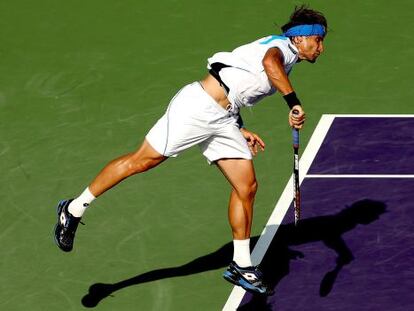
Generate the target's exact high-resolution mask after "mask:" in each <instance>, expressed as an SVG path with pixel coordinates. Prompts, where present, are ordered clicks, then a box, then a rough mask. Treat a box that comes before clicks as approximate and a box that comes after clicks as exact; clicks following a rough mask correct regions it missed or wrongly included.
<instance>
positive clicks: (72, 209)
mask: <svg viewBox="0 0 414 311" xmlns="http://www.w3.org/2000/svg"><path fill="white" fill-rule="evenodd" d="M95 199H96V198H95V196H94V195H93V194H92V193H91V192H90V191H89V188H86V189H85V191H83V192H82V194H81V195H80V196H78V197H77V198H76V199H75V200H73V201H72V202H70V204H69V207H68V210H69V213H71V214H72V215H73V216H75V217H82V215H83V213H84V212H85V210H86V209H87V208H88V206H89V204H91V203H92V201H93V200H95Z"/></svg>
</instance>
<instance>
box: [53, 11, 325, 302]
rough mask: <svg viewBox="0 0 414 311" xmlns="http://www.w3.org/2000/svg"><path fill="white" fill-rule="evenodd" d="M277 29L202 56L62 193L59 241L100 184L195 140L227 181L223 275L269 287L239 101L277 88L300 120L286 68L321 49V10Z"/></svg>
mask: <svg viewBox="0 0 414 311" xmlns="http://www.w3.org/2000/svg"><path fill="white" fill-rule="evenodd" d="M281 29H282V34H280V35H271V36H267V37H264V38H260V39H258V40H256V41H254V42H251V43H249V44H246V45H243V46H240V47H238V48H236V49H235V50H233V51H232V52H219V53H216V54H214V55H213V56H212V57H211V58H209V59H208V65H207V68H208V69H209V74H208V75H207V76H206V77H205V78H204V79H203V80H201V81H196V82H193V83H191V84H188V85H186V86H184V87H183V88H182V89H181V90H180V91H179V92H178V93H177V94H176V95H175V97H174V98H173V99H172V100H171V101H170V103H169V105H168V107H167V108H166V111H165V114H164V115H163V116H162V117H161V118H160V119H159V120H158V122H157V123H156V124H155V125H154V126H153V127H152V128H151V129H150V131H149V132H148V134H147V135H146V137H145V139H144V140H143V143H142V145H141V146H140V147H139V148H138V150H136V151H135V152H132V153H128V154H126V155H123V156H121V157H119V158H117V159H115V160H113V161H111V162H109V163H108V164H107V165H106V166H105V167H104V168H103V170H102V171H101V172H100V173H99V174H98V175H97V176H96V177H95V179H94V180H93V181H92V183H91V184H90V185H89V186H88V187H87V188H86V189H85V190H84V192H83V193H81V194H80V195H79V196H78V197H77V198H75V199H69V200H63V201H61V202H60V203H59V204H58V206H57V213H58V221H57V224H56V227H55V241H56V244H57V245H58V247H59V248H60V249H62V250H63V251H66V252H69V251H71V250H72V248H73V242H74V237H75V232H76V229H77V227H78V224H79V222H80V220H81V217H82V215H83V213H84V212H85V210H86V209H87V208H88V206H89V205H90V204H91V203H92V201H93V200H95V199H96V198H97V197H99V196H100V195H101V194H103V193H104V192H105V191H107V190H109V189H111V188H112V187H114V186H115V185H117V184H118V183H119V182H121V181H122V180H124V179H126V178H128V177H130V176H132V175H135V174H138V173H142V172H145V171H147V170H149V169H152V168H154V167H156V166H157V165H159V164H161V163H162V162H164V161H165V160H167V159H168V158H170V157H175V156H177V155H179V154H180V153H181V152H183V151H184V150H186V149H188V148H190V147H192V146H194V145H198V146H199V147H200V149H201V152H202V153H203V155H204V156H205V157H206V158H207V160H208V162H210V163H213V164H215V165H216V166H217V167H218V168H219V169H220V171H221V172H222V173H223V175H224V176H225V178H226V179H227V180H228V182H229V183H230V185H231V186H232V191H231V194H230V202H229V222H230V226H231V229H232V234H233V242H234V255H233V261H232V262H231V263H230V265H229V267H228V268H227V269H226V270H225V272H224V274H223V276H224V278H225V279H226V280H228V281H230V282H231V283H233V284H236V285H238V286H241V287H243V288H244V289H245V290H247V291H250V292H253V293H260V294H265V295H270V294H272V292H273V291H272V289H270V288H268V286H267V285H266V284H265V282H264V281H263V276H262V274H261V272H260V270H259V269H258V267H257V266H253V265H252V262H251V258H250V245H249V243H250V230H251V226H252V218H253V202H254V198H255V194H256V190H257V181H256V176H255V171H254V167H253V161H252V156H254V155H256V153H257V152H258V151H259V150H264V148H265V144H264V142H263V141H262V139H261V138H260V137H259V136H258V135H257V134H255V133H253V132H251V131H249V130H248V129H246V128H245V127H244V126H243V122H242V119H241V116H240V109H241V108H243V107H248V106H253V105H255V104H256V103H257V102H258V101H260V99H262V98H264V97H266V96H269V95H272V94H274V93H275V92H276V91H278V92H279V93H281V95H282V96H283V98H284V99H285V100H286V102H287V105H288V107H289V110H290V112H289V115H288V120H289V125H290V126H292V127H294V128H297V129H300V128H301V127H302V126H303V123H304V121H305V112H304V110H303V109H302V106H301V103H300V101H299V99H298V97H297V95H296V93H295V91H294V88H293V86H292V83H291V82H290V80H289V78H288V75H289V73H290V71H291V69H292V67H293V66H294V65H295V64H297V63H300V62H302V61H308V62H311V63H314V62H315V61H316V59H317V58H318V57H319V55H320V54H321V53H322V52H323V49H324V48H323V40H324V38H325V35H326V32H327V21H326V19H325V17H324V16H323V14H322V13H320V12H317V11H315V10H312V9H310V8H308V7H306V6H301V7H296V8H295V10H294V12H293V13H292V15H291V17H290V20H289V21H288V23H286V24H285V25H284V26H282V27H281ZM293 110H297V111H298V112H299V113H298V114H293V113H292V111H293Z"/></svg>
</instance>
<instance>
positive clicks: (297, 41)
mask: <svg viewBox="0 0 414 311" xmlns="http://www.w3.org/2000/svg"><path fill="white" fill-rule="evenodd" d="M292 41H293V43H295V44H299V43H301V42H302V41H303V37H302V36H296V37H293V38H292Z"/></svg>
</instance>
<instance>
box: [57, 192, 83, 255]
mask: <svg viewBox="0 0 414 311" xmlns="http://www.w3.org/2000/svg"><path fill="white" fill-rule="evenodd" d="M72 201H73V199H70V200H63V201H60V202H59V204H58V206H57V216H58V219H57V224H56V226H55V242H56V245H57V246H58V247H59V248H60V249H61V250H62V251H64V252H70V251H71V250H72V248H73V241H74V239H75V232H76V229H77V228H78V225H79V222H80V220H81V217H75V216H73V215H72V214H71V213H69V211H68V207H69V204H70V202H72Z"/></svg>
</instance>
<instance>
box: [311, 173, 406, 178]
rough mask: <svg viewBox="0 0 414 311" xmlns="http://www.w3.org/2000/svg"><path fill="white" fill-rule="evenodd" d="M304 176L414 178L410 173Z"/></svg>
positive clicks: (318, 176)
mask: <svg viewBox="0 0 414 311" xmlns="http://www.w3.org/2000/svg"><path fill="white" fill-rule="evenodd" d="M305 178H414V175H411V174H405V175H404V174H402V175H398V174H388V175H387V174H360V175H359V174H338V175H335V174H326V175H324V174H311V175H306V176H305Z"/></svg>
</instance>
